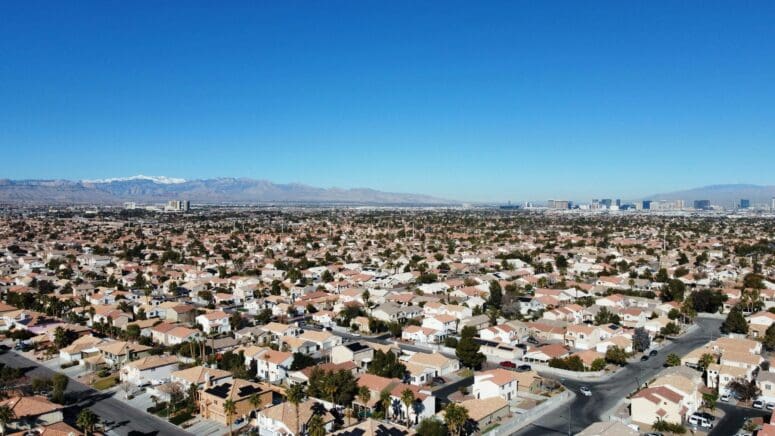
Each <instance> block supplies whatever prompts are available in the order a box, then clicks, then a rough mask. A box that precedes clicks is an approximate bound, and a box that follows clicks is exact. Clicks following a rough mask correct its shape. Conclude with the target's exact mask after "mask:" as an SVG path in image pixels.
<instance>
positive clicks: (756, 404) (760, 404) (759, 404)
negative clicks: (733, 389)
mask: <svg viewBox="0 0 775 436" xmlns="http://www.w3.org/2000/svg"><path fill="white" fill-rule="evenodd" d="M751 406H753V408H754V409H761V408H763V407H764V401H762V400H756V401H754V402H753V404H752V405H751Z"/></svg>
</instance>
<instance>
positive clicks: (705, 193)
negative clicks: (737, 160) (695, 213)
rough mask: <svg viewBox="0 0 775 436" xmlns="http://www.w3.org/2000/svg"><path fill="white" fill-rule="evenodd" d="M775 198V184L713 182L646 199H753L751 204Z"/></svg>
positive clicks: (732, 202) (725, 201)
mask: <svg viewBox="0 0 775 436" xmlns="http://www.w3.org/2000/svg"><path fill="white" fill-rule="evenodd" d="M772 198H775V186H773V185H756V184H751V183H730V184H713V185H706V186H700V187H696V188H690V189H685V190H680V191H671V192H663V193H659V194H654V195H652V196H650V197H644V199H650V200H685V201H687V202H690V201H693V200H710V201H711V203H713V204H717V205H722V206H734V205H735V204H737V203H738V202H739V201H740V200H741V199H747V200H750V201H751V204H755V203H766V204H769V203H770V201H771V200H772Z"/></svg>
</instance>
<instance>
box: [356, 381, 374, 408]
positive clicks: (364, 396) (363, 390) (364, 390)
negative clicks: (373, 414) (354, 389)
mask: <svg viewBox="0 0 775 436" xmlns="http://www.w3.org/2000/svg"><path fill="white" fill-rule="evenodd" d="M358 400H359V401H360V402H361V403H363V408H364V409H365V408H366V407H368V406H367V404H368V403H369V400H371V391H370V390H369V388H368V387H366V386H361V387H359V388H358Z"/></svg>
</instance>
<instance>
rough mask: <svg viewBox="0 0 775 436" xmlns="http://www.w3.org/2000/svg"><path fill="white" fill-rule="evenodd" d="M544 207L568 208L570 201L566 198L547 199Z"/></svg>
mask: <svg viewBox="0 0 775 436" xmlns="http://www.w3.org/2000/svg"><path fill="white" fill-rule="evenodd" d="M546 207H548V208H549V209H557V210H563V209H570V201H568V200H549V201H547V202H546Z"/></svg>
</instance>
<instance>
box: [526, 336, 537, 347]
mask: <svg viewBox="0 0 775 436" xmlns="http://www.w3.org/2000/svg"><path fill="white" fill-rule="evenodd" d="M527 342H529V343H531V344H533V345H538V344H539V342H538V339H536V338H534V337H532V336H530V337H529V338H527Z"/></svg>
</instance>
